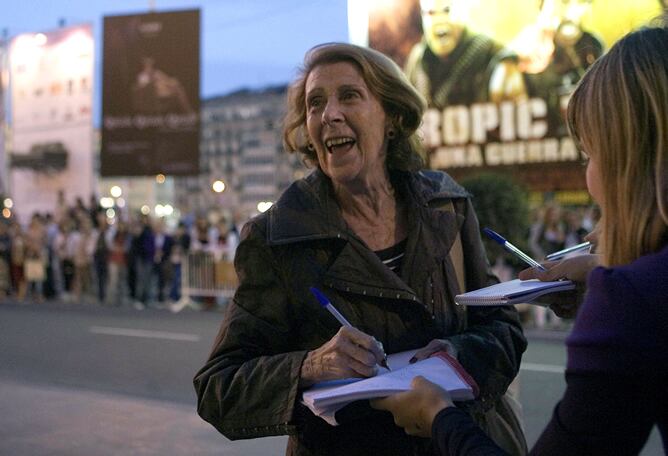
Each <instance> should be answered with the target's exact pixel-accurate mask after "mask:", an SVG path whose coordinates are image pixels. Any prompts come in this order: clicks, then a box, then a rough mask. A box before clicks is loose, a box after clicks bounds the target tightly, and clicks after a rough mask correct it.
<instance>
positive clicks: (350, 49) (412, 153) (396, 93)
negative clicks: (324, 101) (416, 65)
mask: <svg viewBox="0 0 668 456" xmlns="http://www.w3.org/2000/svg"><path fill="white" fill-rule="evenodd" d="M339 62H348V63H351V64H353V65H354V66H355V67H356V68H357V69H358V70H359V72H360V74H361V75H362V78H363V79H364V82H365V83H366V85H367V86H368V87H369V90H370V91H371V92H372V93H373V94H374V95H375V96H376V97H378V99H379V100H380V103H381V106H382V107H383V109H384V110H385V113H386V114H387V116H388V117H389V118H390V120H391V122H392V126H393V127H394V129H395V132H396V135H395V137H394V138H392V139H391V140H390V143H389V147H388V151H387V167H388V169H396V170H403V171H415V170H418V169H420V168H422V167H423V166H424V160H423V158H422V157H423V148H422V142H421V140H420V138H419V137H418V135H417V129H418V127H419V126H420V122H421V121H422V114H423V113H424V110H425V107H426V103H425V101H424V99H423V98H422V97H421V96H420V94H419V93H418V92H417V91H416V90H415V89H414V88H413V86H412V85H411V84H410V82H408V80H407V79H406V76H405V75H404V73H403V71H401V68H399V66H397V64H396V63H394V62H393V61H392V60H391V59H390V58H389V57H387V56H385V55H384V54H382V53H380V52H378V51H375V50H373V49H369V48H364V47H361V46H355V45H353V44H346V43H326V44H321V45H319V46H315V47H313V48H312V49H310V50H309V51H308V52H307V53H306V56H305V57H304V64H303V66H302V67H301V68H300V71H299V76H298V77H297V79H296V80H295V81H294V82H293V83H292V84H291V85H290V88H289V89H288V109H287V113H286V115H285V119H284V126H283V144H284V146H285V148H286V149H287V150H288V151H290V152H301V153H302V154H303V155H304V157H305V159H306V160H307V161H309V162H311V163H314V164H317V163H318V160H317V157H316V153H315V151H312V150H309V148H308V135H307V134H306V132H305V130H306V101H305V87H306V79H307V78H308V76H309V74H310V73H311V71H312V70H313V69H314V68H315V67H317V66H319V65H326V64H331V63H339Z"/></svg>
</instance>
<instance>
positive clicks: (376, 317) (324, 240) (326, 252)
mask: <svg viewBox="0 0 668 456" xmlns="http://www.w3.org/2000/svg"><path fill="white" fill-rule="evenodd" d="M288 97H289V100H288V101H289V111H288V114H287V116H286V119H285V120H286V121H285V130H284V142H285V144H286V146H287V148H288V149H290V150H292V151H299V152H302V153H303V154H304V155H305V156H306V159H307V160H308V161H310V162H311V163H312V164H314V165H315V166H316V169H315V171H314V172H313V173H311V174H310V175H309V176H308V177H306V178H305V179H303V180H300V181H297V182H295V183H294V184H293V185H292V186H291V187H290V188H288V189H287V190H286V191H285V193H284V194H283V195H282V196H281V198H280V199H279V200H278V202H277V203H276V204H275V205H274V206H273V207H272V208H271V209H270V210H269V211H267V212H266V213H264V214H261V215H260V216H258V217H257V218H255V219H253V220H252V221H250V222H249V223H247V224H246V225H245V227H244V230H243V233H242V242H241V243H240V245H239V248H238V250H237V254H236V259H235V266H236V269H237V272H238V274H239V278H240V284H239V288H238V289H237V292H236V294H235V296H234V300H233V302H232V303H231V304H230V305H229V307H228V309H227V313H226V315H225V319H224V322H223V325H222V328H221V331H220V334H219V336H218V338H217V340H216V342H215V345H214V348H213V351H212V353H211V356H210V359H209V360H208V361H207V363H206V365H205V366H204V367H203V368H202V369H201V370H200V372H199V373H198V374H197V376H196V377H195V388H196V390H197V396H198V411H199V414H200V415H201V416H202V417H203V418H204V419H205V420H207V421H208V422H210V423H211V424H213V425H214V426H215V427H216V428H217V429H218V430H219V431H220V432H221V433H223V434H224V435H225V436H227V437H228V438H230V439H241V438H253V437H262V436H269V435H280V434H289V435H290V438H289V443H288V449H287V454H295V455H296V454H299V455H302V454H303V455H325V454H326V455H329V454H332V455H333V454H337V455H339V454H340V455H356V454H360V455H361V454H371V455H373V454H378V455H381V454H382V455H407V454H429V448H428V445H429V441H428V440H426V439H420V438H415V437H410V436H407V435H406V434H405V433H404V432H403V430H402V429H400V428H398V427H396V426H395V425H394V423H393V421H392V417H391V416H390V415H389V414H387V413H382V412H378V411H375V410H372V409H371V408H370V407H369V405H368V403H367V402H364V403H362V402H358V403H353V404H351V405H350V406H348V407H347V408H344V409H342V410H341V411H339V412H338V413H337V421H338V422H339V423H340V425H339V426H330V425H328V424H327V423H326V422H325V421H323V420H322V419H320V418H318V417H316V416H314V415H313V414H312V413H311V412H310V411H309V410H308V409H307V408H305V407H304V406H302V405H301V404H300V396H301V391H302V390H303V389H304V388H306V387H308V386H310V385H312V384H314V383H317V382H321V381H325V380H333V379H340V378H346V377H351V376H356V377H369V376H372V375H375V374H376V372H377V369H378V368H377V363H379V362H381V361H382V359H383V355H384V352H386V353H395V352H399V351H404V350H410V349H420V350H419V351H418V354H417V355H416V357H417V358H424V357H426V356H428V355H430V354H431V353H433V352H435V351H438V350H447V351H448V352H449V353H450V354H452V355H454V356H456V357H457V358H458V359H459V361H460V363H461V364H462V365H463V366H464V367H465V368H466V369H467V370H468V372H469V373H470V374H471V375H472V376H473V377H474V379H475V380H476V382H477V383H478V386H479V388H480V391H481V395H480V398H479V399H478V400H476V401H472V402H471V403H469V404H466V405H467V410H469V411H470V413H471V414H472V415H473V416H474V418H476V420H477V421H478V422H479V423H480V424H481V425H483V427H484V426H485V425H487V424H489V423H488V419H491V418H490V417H491V416H492V415H494V413H495V408H494V407H495V406H496V405H497V403H498V401H499V399H500V398H501V397H502V395H503V394H504V392H505V391H506V388H507V387H508V385H509V383H510V382H511V381H512V379H513V378H514V377H515V375H516V374H517V370H518V368H519V364H520V358H521V354H522V352H523V351H524V349H525V347H526V340H525V339H524V337H523V335H522V330H521V327H520V324H519V321H518V318H517V314H516V312H515V310H514V309H513V308H512V307H497V308H492V309H480V308H476V309H469V310H467V309H465V308H463V307H457V306H455V305H454V302H453V296H454V295H455V294H456V293H459V292H460V290H462V289H463V288H466V289H477V288H480V287H483V286H487V285H490V284H492V283H494V282H495V281H496V279H495V278H494V277H493V276H492V275H491V274H490V273H489V269H488V264H487V261H486V257H485V254H484V251H483V247H482V243H481V241H480V233H479V230H478V222H477V219H476V216H475V214H474V212H473V208H472V206H471V203H470V200H469V197H468V194H467V193H466V191H465V190H464V189H463V188H462V187H460V186H459V185H457V184H456V183H455V182H454V181H453V180H452V179H451V178H450V177H448V176H447V175H446V174H445V173H440V172H434V171H419V170H420V168H421V166H422V159H421V158H420V153H419V152H420V150H421V149H420V142H419V140H418V138H417V135H416V130H417V128H418V126H419V124H420V121H421V117H422V113H423V110H424V102H423V100H422V99H421V97H420V96H419V95H418V94H417V93H416V91H415V90H414V89H413V88H412V87H411V86H410V84H409V83H408V82H407V81H406V79H405V77H404V75H403V73H402V72H401V70H400V69H399V68H398V67H397V66H396V65H395V64H394V63H393V62H392V61H391V60H390V59H388V58H387V57H385V56H384V55H382V54H380V53H378V52H376V51H373V50H370V49H365V48H361V47H357V46H353V45H349V44H325V45H322V46H318V47H315V48H313V49H312V50H311V51H309V52H308V53H307V55H306V58H305V62H304V67H303V70H302V72H301V76H300V77H299V78H298V79H297V80H296V81H295V83H294V84H293V85H292V86H291V88H290V91H289V95H288ZM451 250H452V251H451ZM462 253H463V256H462ZM458 270H461V271H459V272H460V273H459V274H458ZM311 286H315V287H318V288H319V289H321V290H322V291H323V292H324V293H325V294H326V295H327V296H328V297H329V298H330V299H331V300H332V302H333V303H334V305H335V306H336V307H337V308H338V310H339V311H340V312H341V313H342V314H344V315H345V317H346V318H347V319H348V320H349V321H350V322H351V323H352V325H353V326H354V328H357V329H353V328H346V327H343V328H341V327H340V324H339V323H338V322H337V321H336V320H335V319H334V318H333V317H332V316H331V315H330V314H329V313H327V312H326V310H324V309H323V308H321V307H320V306H319V305H318V302H317V301H316V299H315V298H314V297H313V296H312V295H311V294H310V293H309V287H311ZM495 416H497V415H495ZM512 424H513V423H511V427H512ZM514 424H517V423H514ZM515 429H519V426H515ZM495 437H498V438H499V440H501V441H503V440H509V439H507V438H508V437H510V438H515V441H516V442H517V441H519V446H520V447H521V444H522V443H521V442H522V439H523V437H522V436H521V433H520V435H510V436H504V435H500V434H497V435H496V436H495ZM509 450H510V451H513V452H515V453H516V452H518V451H521V450H517V447H515V448H509Z"/></svg>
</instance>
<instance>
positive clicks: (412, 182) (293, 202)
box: [268, 169, 469, 245]
mask: <svg viewBox="0 0 668 456" xmlns="http://www.w3.org/2000/svg"><path fill="white" fill-rule="evenodd" d="M402 174H403V175H402ZM396 177H397V178H398V179H397V180H398V181H399V182H402V184H403V185H405V189H403V191H406V192H409V195H408V196H409V200H414V202H415V203H417V207H419V208H428V207H429V206H430V204H431V203H432V202H433V201H435V200H438V199H446V198H447V199H451V198H466V197H468V196H469V193H468V192H467V191H466V190H465V189H464V188H463V187H461V186H460V185H458V184H457V183H456V182H455V181H454V180H453V179H452V178H451V177H450V176H448V175H447V174H445V173H442V172H438V171H430V170H424V171H420V172H418V173H405V172H397V173H396ZM437 218H438V219H439V220H440V217H439V216H437ZM349 235H350V233H349V231H348V229H347V228H346V224H345V222H344V221H343V218H342V217H341V213H340V211H339V207H338V204H337V203H336V200H335V198H334V192H333V189H332V185H331V182H330V180H329V178H328V177H327V176H326V175H325V174H324V173H323V172H322V171H321V170H320V169H316V170H315V171H313V172H312V173H311V174H310V175H309V176H307V177H306V178H304V179H300V180H298V181H296V182H295V183H293V184H292V185H291V186H290V187H288V189H287V190H286V191H285V192H284V193H283V195H281V197H280V198H279V199H278V201H277V202H276V204H275V205H273V206H272V207H271V208H270V209H269V214H268V243H269V244H270V245H280V244H289V243H293V242H303V241H310V240H317V239H329V238H348V237H349Z"/></svg>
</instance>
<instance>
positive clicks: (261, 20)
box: [0, 0, 348, 105]
mask: <svg viewBox="0 0 668 456" xmlns="http://www.w3.org/2000/svg"><path fill="white" fill-rule="evenodd" d="M151 6H153V7H154V8H155V11H157V12H161V11H172V10H179V9H192V8H200V10H201V35H202V36H201V80H200V83H201V85H200V87H201V89H200V90H201V95H202V97H204V98H209V97H212V96H216V95H224V94H226V93H229V92H232V91H234V90H237V89H240V88H262V87H266V86H269V85H276V84H284V83H288V82H290V81H291V80H292V78H293V77H294V76H295V71H296V69H297V67H298V66H299V65H300V64H301V62H302V59H303V57H304V53H305V52H306V51H307V50H308V49H310V48H311V47H312V46H314V45H316V44H320V43H323V42H328V41H348V23H347V0H201V1H187V0H153V1H149V0H0V11H1V12H2V13H1V14H0V30H6V31H7V33H8V34H9V37H10V38H11V37H13V36H16V35H18V34H20V33H29V32H40V31H49V30H52V29H55V28H57V27H58V24H59V21H60V20H61V19H63V20H64V21H65V25H75V24H80V23H92V24H93V30H94V33H95V41H96V43H95V75H96V90H95V94H96V95H95V96H96V98H97V99H96V101H98V102H99V101H100V98H99V97H100V92H101V91H100V76H101V69H102V63H101V62H102V60H101V59H102V39H101V37H102V18H103V17H104V16H106V15H120V14H134V13H145V12H148V11H149V8H150V7H151ZM96 104H98V105H99V103H96Z"/></svg>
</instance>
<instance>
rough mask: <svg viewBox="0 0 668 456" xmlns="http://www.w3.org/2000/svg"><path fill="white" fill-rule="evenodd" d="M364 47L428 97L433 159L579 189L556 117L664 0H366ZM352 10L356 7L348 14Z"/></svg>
mask: <svg viewBox="0 0 668 456" xmlns="http://www.w3.org/2000/svg"><path fill="white" fill-rule="evenodd" d="M367 6H368V8H369V9H368V17H369V21H368V45H369V46H370V47H372V48H374V49H377V50H379V51H382V52H384V53H385V54H387V55H389V56H390V57H392V58H393V59H394V60H395V61H396V62H397V63H398V64H399V65H400V66H401V67H402V68H403V69H404V71H405V73H406V75H407V76H408V79H409V80H410V81H411V83H412V84H413V85H414V86H415V87H416V88H417V89H418V91H419V92H420V93H421V94H422V95H423V96H424V97H425V99H426V100H427V102H428V105H429V109H428V111H427V112H426V115H425V117H424V121H423V125H422V131H421V133H422V136H423V139H424V142H425V144H426V146H427V148H428V162H429V165H430V167H432V168H437V169H446V170H448V172H449V173H450V174H452V175H453V176H454V177H455V178H462V177H465V176H467V175H470V174H473V173H477V172H480V171H482V170H494V171H500V172H505V173H512V174H513V176H514V177H515V178H517V180H519V181H521V182H523V183H524V184H526V185H527V187H528V188H529V189H531V190H534V191H560V190H561V191H564V190H566V191H568V190H580V189H584V188H585V182H584V172H583V168H582V167H581V166H580V161H581V157H580V153H579V151H578V150H577V148H576V147H575V145H574V144H573V142H572V141H571V139H570V138H568V134H567V131H566V126H565V123H564V121H563V116H564V114H565V110H566V105H567V103H568V98H569V95H570V93H571V92H572V90H573V89H574V87H575V85H576V84H577V82H578V81H579V79H580V78H581V77H582V75H583V74H584V72H585V71H586V70H587V68H588V67H589V66H590V65H591V64H592V63H593V62H594V61H595V60H596V59H597V58H598V57H600V56H601V55H602V54H603V53H604V52H605V51H606V50H607V49H609V48H610V46H611V45H612V44H613V43H614V42H615V41H616V40H617V39H619V38H620V37H621V36H622V35H623V34H625V33H626V32H628V31H631V30H632V29H634V28H636V27H638V26H640V25H642V24H645V23H647V22H648V21H649V20H651V19H652V18H654V17H656V16H658V15H659V14H660V13H661V11H662V8H665V5H664V4H663V3H662V2H661V1H660V0H636V1H633V2H629V1H627V0H504V1H498V0H387V1H382V2H368V3H367ZM351 14H352V13H351Z"/></svg>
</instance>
